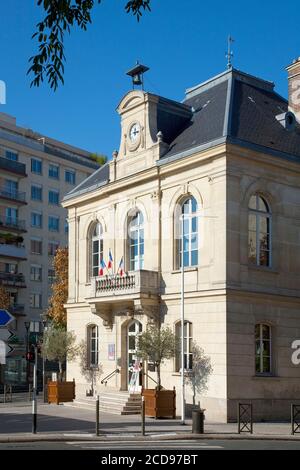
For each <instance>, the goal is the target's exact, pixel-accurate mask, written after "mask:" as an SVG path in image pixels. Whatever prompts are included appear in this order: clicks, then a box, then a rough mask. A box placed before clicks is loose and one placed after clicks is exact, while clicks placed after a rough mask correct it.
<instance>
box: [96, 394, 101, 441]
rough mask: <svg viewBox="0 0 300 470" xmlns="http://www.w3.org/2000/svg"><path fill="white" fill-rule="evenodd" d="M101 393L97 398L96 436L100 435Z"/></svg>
mask: <svg viewBox="0 0 300 470" xmlns="http://www.w3.org/2000/svg"><path fill="white" fill-rule="evenodd" d="M99 405H100V403H99V395H97V400H96V436H99V414H100V413H99V411H100V410H99Z"/></svg>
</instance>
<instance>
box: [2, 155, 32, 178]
mask: <svg viewBox="0 0 300 470" xmlns="http://www.w3.org/2000/svg"><path fill="white" fill-rule="evenodd" d="M0 170H4V171H7V172H8V173H13V174H17V175H20V176H27V175H26V165H24V163H20V162H15V161H14V160H9V159H8V158H3V157H0Z"/></svg>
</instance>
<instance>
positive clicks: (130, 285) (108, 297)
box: [86, 270, 159, 329]
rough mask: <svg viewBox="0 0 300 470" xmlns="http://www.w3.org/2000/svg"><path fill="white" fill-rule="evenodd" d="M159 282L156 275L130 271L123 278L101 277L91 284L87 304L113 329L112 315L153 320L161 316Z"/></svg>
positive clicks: (153, 272) (149, 272)
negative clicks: (144, 316)
mask: <svg viewBox="0 0 300 470" xmlns="http://www.w3.org/2000/svg"><path fill="white" fill-rule="evenodd" d="M158 299H159V278H158V272H156V271H146V270H141V271H130V272H128V273H126V274H125V275H124V276H118V275H115V276H101V277H94V278H92V280H91V288H90V292H89V293H88V295H87V297H86V301H87V302H88V303H89V304H90V306H91V311H92V312H93V313H94V314H96V315H99V316H100V317H101V318H102V319H103V324H104V326H105V327H107V328H109V329H111V328H112V322H113V311H114V312H116V311H118V312H119V313H125V314H126V315H127V316H128V315H129V316H132V315H133V314H134V313H141V314H146V315H147V316H149V318H151V319H154V318H157V317H158V315H159V308H158V306H159V303H158Z"/></svg>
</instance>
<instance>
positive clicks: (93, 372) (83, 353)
mask: <svg viewBox="0 0 300 470" xmlns="http://www.w3.org/2000/svg"><path fill="white" fill-rule="evenodd" d="M78 351H79V352H78V356H79V365H80V371H81V374H82V375H83V376H84V378H85V379H86V381H87V382H89V383H90V384H91V388H90V390H89V391H88V392H87V396H94V392H95V389H94V387H95V383H96V382H97V380H98V379H100V377H101V375H102V374H103V369H102V365H101V364H98V365H97V366H91V365H90V364H89V358H88V356H89V352H88V345H87V342H86V341H81V343H80V344H79V348H78Z"/></svg>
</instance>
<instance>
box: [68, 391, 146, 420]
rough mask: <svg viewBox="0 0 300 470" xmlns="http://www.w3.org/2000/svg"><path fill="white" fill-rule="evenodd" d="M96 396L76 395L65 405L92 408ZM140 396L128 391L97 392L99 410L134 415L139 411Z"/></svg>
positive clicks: (94, 406) (94, 405)
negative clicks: (76, 396)
mask: <svg viewBox="0 0 300 470" xmlns="http://www.w3.org/2000/svg"><path fill="white" fill-rule="evenodd" d="M96 399H97V397H96V396H95V397H78V398H76V399H75V400H74V401H73V402H72V403H65V405H66V406H74V407H78V408H85V409H93V410H95V408H96ZM141 403H142V397H141V395H140V394H139V393H134V394H132V393H129V392H115V391H112V392H101V393H100V394H99V408H100V411H101V412H104V413H110V414H116V415H136V414H140V412H141Z"/></svg>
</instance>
